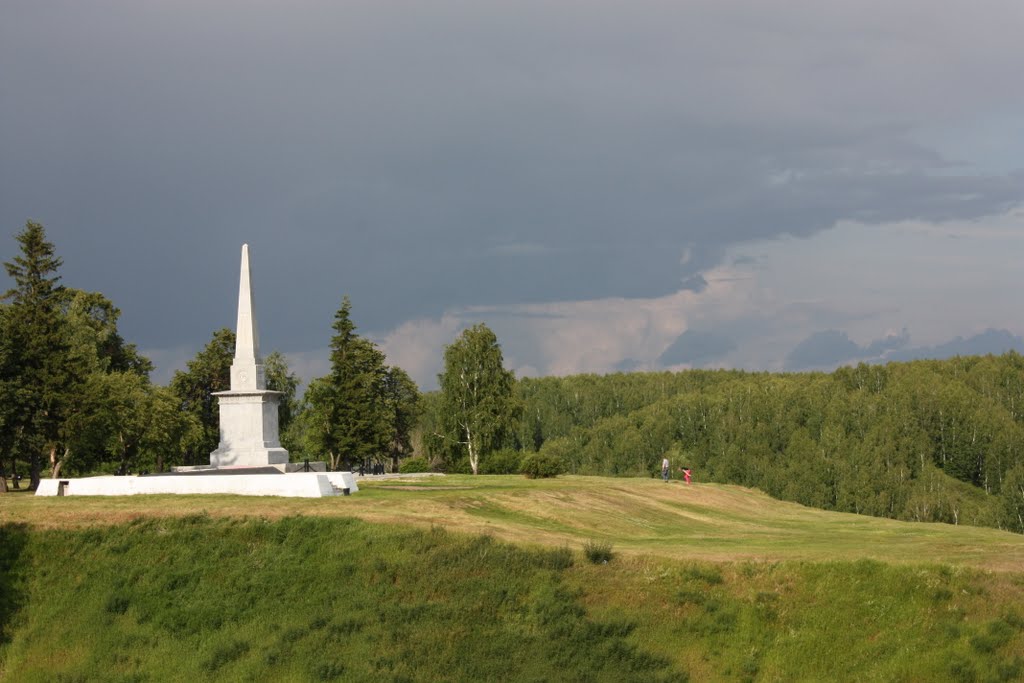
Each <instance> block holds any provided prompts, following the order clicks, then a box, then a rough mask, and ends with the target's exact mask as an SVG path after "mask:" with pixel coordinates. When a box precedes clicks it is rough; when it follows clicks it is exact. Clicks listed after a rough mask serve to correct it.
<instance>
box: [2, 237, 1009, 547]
mask: <svg viewBox="0 0 1024 683" xmlns="http://www.w3.org/2000/svg"><path fill="white" fill-rule="evenodd" d="M17 240H18V244H19V247H20V250H21V251H20V254H19V255H18V256H16V257H15V258H14V259H12V260H11V261H10V262H7V263H5V264H4V266H5V268H6V271H7V273H8V275H9V276H10V278H11V279H12V281H13V287H12V288H11V289H10V290H8V291H7V292H6V294H5V295H4V301H5V303H4V304H2V305H0V490H4V489H6V486H7V478H6V477H5V476H3V475H5V474H15V475H17V474H19V473H27V474H28V475H29V479H30V486H32V487H34V486H36V485H37V484H38V481H39V479H40V477H41V476H43V475H44V474H45V475H47V476H53V477H56V476H59V475H61V474H85V473H97V472H122V473H124V472H129V471H132V472H138V471H141V470H147V469H148V470H152V471H163V470H165V469H167V468H169V467H171V466H173V465H178V464H186V465H187V464H205V463H206V462H208V458H209V453H210V452H211V451H212V450H214V449H215V448H216V447H217V443H218V440H219V434H218V419H219V413H218V409H217V404H216V399H215V398H214V397H213V396H212V394H213V393H214V392H217V391H223V390H226V389H228V388H230V366H231V362H232V359H233V356H234V343H235V340H234V333H233V332H231V331H230V330H228V329H222V330H218V331H216V332H215V333H214V334H213V337H212V339H211V340H210V342H209V343H208V344H207V345H206V346H205V347H204V348H203V349H202V350H201V351H200V352H199V353H198V354H197V355H196V356H195V357H194V358H193V359H192V360H191V361H189V363H188V365H187V368H186V369H184V370H181V371H178V372H176V373H175V375H174V378H173V379H172V381H171V382H170V386H168V387H160V386H156V385H154V384H153V383H152V382H151V381H150V379H149V373H150V371H151V369H152V364H151V363H150V361H149V360H148V359H146V358H145V357H143V356H142V355H141V354H140V353H139V352H138V351H137V349H136V348H135V346H134V345H133V344H130V343H128V342H126V341H125V340H124V339H123V338H122V337H121V335H120V334H119V332H118V329H117V321H118V317H119V315H120V312H119V311H118V309H117V308H116V307H115V306H114V304H113V303H112V302H110V301H109V300H108V299H106V298H105V297H104V296H103V295H102V294H99V293H96V292H87V291H84V290H77V289H73V288H69V287H65V286H63V285H61V284H60V276H59V275H58V270H59V268H60V266H61V265H62V262H61V259H60V258H59V257H57V256H56V254H55V250H54V247H53V245H52V244H51V243H50V242H48V241H47V240H46V236H45V232H44V230H43V228H42V226H41V225H39V224H37V223H34V222H32V221H29V222H28V223H26V226H25V229H24V230H23V231H22V232H21V233H19V234H18V236H17ZM332 329H333V336H332V337H331V339H330V363H331V365H330V372H329V373H328V374H327V375H325V376H323V377H320V378H316V379H314V380H312V381H311V382H310V384H309V386H308V387H307V389H306V391H305V392H304V394H303V395H302V396H299V395H298V386H299V381H298V379H297V378H296V377H295V375H294V373H292V372H291V370H290V369H289V367H288V364H287V362H286V359H285V358H284V356H283V355H282V354H280V353H277V352H275V353H272V354H270V355H269V356H267V358H266V359H265V368H266V376H267V381H268V388H270V389H273V390H277V391H280V392H281V393H282V397H281V409H280V427H281V440H282V445H284V447H285V448H287V449H288V450H289V452H290V453H291V454H292V458H293V460H297V461H301V460H303V459H309V460H321V459H323V460H326V461H327V462H328V465H329V466H330V467H331V468H332V469H337V468H347V469H352V468H357V467H359V466H362V465H366V464H368V463H386V464H387V466H388V467H389V468H390V469H392V470H394V469H397V468H398V467H399V465H400V463H402V462H406V463H410V464H411V457H412V456H417V458H418V460H417V463H418V466H419V467H421V468H427V467H429V468H432V469H436V470H441V471H447V472H471V473H474V474H477V473H515V472H520V471H524V469H525V463H526V462H527V461H528V460H529V459H531V458H532V459H535V460H534V464H536V459H537V458H540V459H544V461H545V464H544V469H548V470H549V471H558V470H561V471H566V472H570V473H576V474H591V475H610V476H653V475H654V474H656V473H657V472H658V470H659V468H660V463H661V460H662V458H664V457H668V458H669V459H670V461H671V462H672V463H673V466H674V467H676V468H679V467H682V466H687V467H689V468H691V469H692V470H693V471H694V473H695V474H696V476H697V477H698V480H703V481H716V482H724V483H734V484H740V485H744V486H750V487H756V488H760V489H762V490H764V491H765V492H767V493H769V494H770V495H773V496H775V497H778V498H781V499H785V500H792V501H796V502H799V503H802V504H805V505H811V506H815V507H820V508H824V509H829V510H839V511H847V512H855V513H861V514H869V515H876V516H884V517H891V518H896V519H907V520H917V521H939V522H948V523H954V524H957V523H969V524H976V525H986V526H994V527H1000V528H1006V529H1013V530H1015V531H1019V532H1024V358H1022V357H1021V356H1020V355H1018V354H1016V353H1012V352H1011V353H1008V354H1005V355H1003V356H983V357H965V358H954V359H950V360H944V361H925V360H922V361H912V362H907V363H891V364H888V365H885V366H880V365H860V366H857V367H844V368H840V369H838V370H836V371H835V372H833V373H791V374H778V373H756V372H755V373H752V372H743V371H735V370H715V371H703V370H689V371H684V372H674V373H673V372H659V373H628V374H626V373H616V374H611V375H604V376H598V375H577V376H572V377H562V378H557V377H545V378H523V379H518V380H517V379H516V378H515V376H514V374H513V373H512V372H511V371H509V370H507V369H506V368H505V367H504V360H503V357H502V352H501V346H500V344H499V343H498V339H497V337H496V336H495V335H494V333H493V332H492V331H491V330H490V329H489V328H488V327H487V326H486V325H483V324H478V325H474V326H472V327H469V328H467V329H465V330H463V331H462V333H461V334H460V335H459V336H458V337H457V338H456V339H455V340H454V341H453V342H452V343H451V344H450V345H448V346H447V347H446V349H445V354H444V365H443V369H442V372H441V373H440V374H439V376H438V384H439V389H438V390H437V391H435V392H430V393H428V394H426V395H422V396H421V395H420V392H419V390H418V388H417V386H416V384H415V383H414V382H413V381H412V380H411V378H410V377H409V375H408V374H407V373H406V372H405V371H403V370H402V369H401V368H398V367H395V366H389V365H387V364H386V358H385V356H384V354H383V352H382V351H381V350H380V349H379V348H378V347H377V346H376V345H375V344H374V343H373V342H372V341H371V340H369V339H368V338H366V337H363V336H361V335H359V334H358V333H357V331H356V330H357V328H356V325H355V323H354V322H353V320H352V305H351V302H350V301H349V299H348V298H347V297H345V298H343V299H342V303H341V307H340V308H339V310H338V311H337V313H336V314H335V317H334V322H333V325H332ZM16 482H17V478H15V483H16Z"/></svg>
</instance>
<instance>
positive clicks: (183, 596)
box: [0, 476, 1024, 681]
mask: <svg viewBox="0 0 1024 683" xmlns="http://www.w3.org/2000/svg"><path fill="white" fill-rule="evenodd" d="M4 502H5V505H4V507H3V508H0V548H2V549H3V552H2V553H0V594H2V595H4V596H5V600H4V602H3V606H2V607H0V634H2V635H0V679H2V680H12V681H14V680H17V681H53V680H66V681H77V680H83V681H84V680H124V681H128V680H132V681H139V680H271V679H273V680H294V681H306V680H383V681H437V680H441V681H466V680H513V681H540V680H565V681H573V680H577V681H630V680H635V681H658V680H663V681H684V680H711V681H716V680H720V681H753V680H766V681H767V680H839V681H865V680H885V681H922V680H929V681H933V680H939V681H941V680H967V681H970V680H1019V679H1020V677H1021V676H1022V675H1024V660H1022V659H1021V658H1020V656H1019V654H1018V653H1020V652H1022V651H1024V616H1022V615H1024V574H1022V573H1021V567H1022V566H1024V539H1022V538H1021V537H1020V536H1019V535H1016V534H1009V533H1006V532H1000V531H997V530H992V529H981V528H971V527H964V526H961V527H954V526H950V525H939V524H912V523H905V522H897V521H891V520H880V519H872V518H869V517H858V516H855V515H848V514H840V513H833V512H824V511H821V510H814V509H809V508H804V507H801V506H798V505H794V504H791V503H782V502H779V501H775V500H772V499H771V498H768V497H767V496H764V495H762V494H760V493H758V492H753V491H748V490H745V489H742V488H739V487H735V486H721V485H712V484H706V485H699V486H693V487H686V486H685V485H683V484H680V483H678V482H672V483H669V484H663V483H661V482H660V481H652V480H649V479H610V478H589V477H565V478H559V479H557V480H554V481H540V482H538V481H527V480H524V479H522V478H520V477H499V476H490V477H469V476H465V477H443V478H436V479H430V480H422V479H421V480H409V481H405V482H401V481H397V482H396V481H394V480H391V481H387V480H385V481H383V482H379V483H373V484H370V483H367V485H365V486H364V488H363V490H362V491H360V492H359V493H358V494H356V495H354V496H350V497H339V498H333V499H322V500H297V499H280V500H277V499H244V498H240V497H231V496H211V497H199V496H194V497H172V496H137V497H129V498H116V499H104V498H74V497H70V498H50V499H41V498H40V499H36V498H34V497H29V496H23V495H12V496H9V497H8V498H7V499H5V501H4ZM355 517H362V518H363V520H359V519H356V518H355ZM364 520H369V521H364ZM387 520H407V521H410V522H413V523H414V524H413V525H409V524H398V523H394V522H393V521H390V522H389V521H387ZM442 524H443V525H444V526H443V527H442V526H441V525H442ZM481 531H483V532H484V533H480V532H481ZM502 539H511V540H516V541H518V542H516V543H515V544H509V543H507V542H506V541H505V540H502ZM590 541H601V542H607V543H610V544H611V545H612V547H613V556H612V559H611V561H610V562H609V563H607V564H591V563H590V562H588V561H587V559H586V558H585V557H584V554H583V553H582V552H581V549H582V548H583V546H584V545H585V544H586V543H587V542H590ZM947 559H948V561H947ZM712 560H713V561H712ZM993 570H996V571H993Z"/></svg>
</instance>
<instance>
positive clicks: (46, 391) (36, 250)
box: [3, 221, 81, 489]
mask: <svg viewBox="0 0 1024 683" xmlns="http://www.w3.org/2000/svg"><path fill="white" fill-rule="evenodd" d="M17 240H18V244H19V246H20V247H21V254H20V255H18V256H16V257H15V258H14V260H13V261H10V262H6V263H4V268H5V269H6V270H7V274H8V275H9V276H10V277H11V278H12V279H13V280H14V287H12V288H11V289H9V290H8V291H7V292H6V293H5V294H4V296H3V298H4V299H5V300H7V301H10V302H11V305H10V307H9V309H8V310H7V321H6V322H7V325H6V328H7V329H6V334H7V336H8V339H7V342H8V349H9V351H10V353H11V354H12V357H11V358H10V359H9V360H10V361H11V362H12V365H13V367H14V368H16V371H15V373H14V375H13V376H12V377H10V378H9V380H10V382H11V384H10V386H9V390H10V391H11V393H12V394H13V396H14V400H15V403H16V405H17V406H18V411H17V412H16V414H15V415H14V416H12V418H11V419H10V420H7V421H6V422H7V424H6V425H5V430H6V431H7V437H8V438H7V439H5V440H7V441H9V443H10V444H11V446H10V447H11V448H12V449H13V450H14V451H15V452H16V453H18V454H20V455H21V456H22V458H23V459H25V460H27V461H28V463H29V474H30V476H31V484H30V486H31V488H33V489H35V488H36V487H37V486H38V485H39V478H40V473H41V471H42V465H43V453H44V452H45V450H46V449H50V450H55V449H56V444H57V440H58V431H59V429H60V425H61V422H62V418H63V413H64V411H65V409H66V408H67V407H68V406H69V405H70V404H72V403H73V397H74V394H75V389H76V385H77V384H78V383H80V380H81V378H80V377H78V376H77V373H76V372H75V371H74V370H75V369H74V367H73V364H72V363H71V362H70V353H69V351H70V346H69V343H68V339H67V335H66V334H65V330H64V317H63V316H62V314H61V309H60V304H61V298H62V295H63V287H62V286H61V285H60V276H59V275H57V274H56V273H57V270H58V269H59V268H60V266H61V265H62V261H61V259H60V258H59V257H57V256H56V253H55V250H54V246H53V244H52V243H51V242H49V241H47V239H46V232H45V230H44V229H43V226H42V225H40V224H39V223H36V222H34V221H27V222H26V223H25V228H24V230H22V231H21V232H20V233H19V234H18V235H17Z"/></svg>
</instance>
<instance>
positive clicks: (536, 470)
mask: <svg viewBox="0 0 1024 683" xmlns="http://www.w3.org/2000/svg"><path fill="white" fill-rule="evenodd" d="M519 471H520V472H522V473H523V474H525V475H526V478H527V479H547V478H549V477H557V476H558V475H559V474H562V473H563V472H565V467H563V466H562V461H561V460H558V459H556V458H552V457H551V456H550V455H544V454H543V453H531V454H530V455H528V456H526V457H525V458H523V464H522V466H521V467H520V468H519Z"/></svg>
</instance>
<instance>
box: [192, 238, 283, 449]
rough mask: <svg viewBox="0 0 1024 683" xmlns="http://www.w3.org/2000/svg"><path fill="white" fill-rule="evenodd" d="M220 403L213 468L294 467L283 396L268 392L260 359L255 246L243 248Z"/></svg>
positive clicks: (219, 395) (275, 392) (218, 394)
mask: <svg viewBox="0 0 1024 683" xmlns="http://www.w3.org/2000/svg"><path fill="white" fill-rule="evenodd" d="M214 396H216V397H217V399H218V402H219V403H220V446H218V448H217V450H215V451H214V452H213V453H210V465H212V466H213V467H259V466H262V465H276V464H281V463H286V462H288V451H286V450H285V449H283V448H281V442H280V440H279V439H278V426H277V409H278V400H279V399H280V396H281V393H280V392H278V391H267V380H266V378H265V377H264V374H263V359H262V358H261V357H260V341H259V335H257V333H256V314H255V311H254V309H253V303H252V283H251V282H250V280H249V245H248V244H243V245H242V274H241V277H240V278H239V282H238V325H237V328H236V329H235V360H234V362H233V363H232V364H231V390H230V391H218V392H216V393H214Z"/></svg>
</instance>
